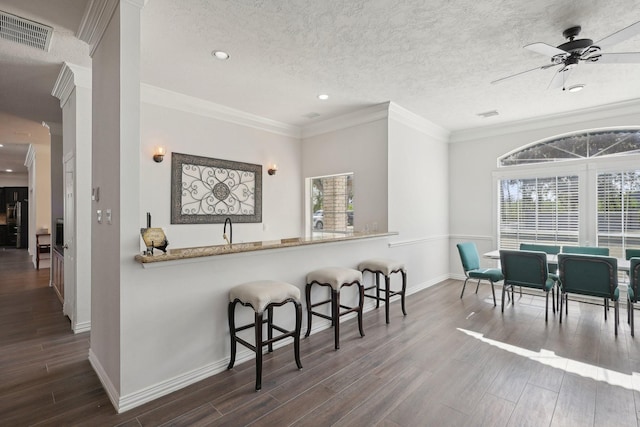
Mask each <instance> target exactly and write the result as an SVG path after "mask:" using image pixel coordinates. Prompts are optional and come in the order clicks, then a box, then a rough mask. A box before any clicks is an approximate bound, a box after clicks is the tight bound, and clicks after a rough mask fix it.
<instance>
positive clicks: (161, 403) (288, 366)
mask: <svg viewBox="0 0 640 427" xmlns="http://www.w3.org/2000/svg"><path fill="white" fill-rule="evenodd" d="M48 280H49V270H48V269H46V270H40V271H36V270H34V269H33V266H32V265H31V264H30V263H29V261H28V257H27V255H26V253H25V252H24V251H21V250H12V249H7V250H3V249H2V248H0V378H1V381H0V425H11V426H23V425H37V426H46V425H51V426H67V425H88V426H116V425H117V426H168V425H171V426H216V425H220V426H244V425H252V426H289V425H294V426H330V425H335V426H371V425H378V426H396V427H397V426H430V425H433V426H444V425H446V426H458V425H459V426H483V425H486V426H524V425H532V426H581V427H582V426H602V425H612V426H615V425H620V426H637V425H638V415H639V414H640V412H639V409H640V392H639V391H638V390H640V381H638V379H637V378H638V377H637V375H638V374H635V377H636V378H634V373H636V372H640V338H636V339H633V338H631V336H630V334H629V328H628V325H627V324H626V308H625V307H622V309H621V316H620V317H621V323H620V335H619V336H618V337H617V338H616V337H615V336H614V334H613V320H612V319H613V316H610V317H609V320H608V321H607V322H605V321H604V316H603V310H602V307H600V306H596V305H591V304H582V303H577V302H572V303H571V305H570V306H569V315H568V317H567V318H566V320H563V324H562V325H560V324H559V323H558V318H557V316H556V315H553V314H550V316H549V322H548V323H546V324H545V322H544V299H543V298H541V297H536V296H530V295H524V296H522V297H519V296H518V295H516V302H515V306H513V305H510V304H509V305H508V306H507V307H506V309H505V313H504V314H502V313H501V312H500V302H499V301H498V307H494V306H493V303H492V300H491V293H490V289H489V287H488V286H487V285H483V286H481V287H480V291H479V293H478V294H474V293H473V290H474V289H473V287H470V288H468V289H467V291H466V294H465V296H464V298H463V299H460V298H459V292H460V288H461V282H459V281H456V280H448V281H445V282H443V283H440V284H438V285H436V286H433V287H431V288H429V289H426V290H424V291H421V292H418V293H416V294H414V295H411V296H409V297H408V300H407V311H408V313H409V314H408V316H406V317H403V316H402V315H401V312H400V307H399V304H398V303H397V302H395V303H393V304H392V307H391V309H392V310H391V313H392V314H391V324H389V325H386V324H385V322H384V310H383V309H382V308H381V309H380V310H374V311H372V312H369V313H367V314H366V315H365V323H364V326H365V333H366V336H365V337H363V338H361V337H360V336H359V334H358V330H357V326H356V323H355V321H354V320H349V321H348V322H346V323H345V324H344V326H343V327H342V328H341V329H342V337H341V349H340V350H339V351H334V350H333V338H332V333H331V331H330V330H326V331H323V332H321V333H318V334H315V335H312V336H311V337H310V338H307V339H303V340H302V349H301V354H302V364H303V366H304V368H303V369H302V370H298V369H296V366H295V363H294V361H293V354H292V353H293V351H292V349H291V346H287V347H284V348H281V349H278V350H276V351H275V352H274V353H272V354H268V355H266V356H265V360H264V377H263V386H262V387H263V388H262V391H260V392H255V391H254V389H253V387H254V365H253V362H247V363H243V364H240V365H236V367H235V368H234V369H232V370H230V371H225V372H223V373H220V374H218V375H215V376H213V377H210V378H208V379H206V380H204V381H201V382H198V383H196V384H193V385H191V386H189V387H187V388H184V389H182V390H179V391H177V392H175V393H172V394H170V395H168V396H165V397H162V398H160V399H157V400H155V401H153V402H150V403H148V404H145V405H143V406H141V407H138V408H134V409H132V410H130V411H127V412H125V413H123V414H117V413H116V412H115V410H114V409H113V407H112V406H111V403H110V402H109V399H108V398H107V396H106V394H105V392H104V391H103V389H102V387H101V385H100V382H99V380H98V378H97V376H96V375H95V373H94V372H93V370H92V368H91V366H90V364H89V362H88V361H87V354H88V349H89V334H88V333H83V334H77V335H74V334H73V333H71V331H70V325H69V322H68V320H67V319H66V318H65V317H64V316H63V315H62V307H61V305H60V303H59V301H58V300H57V298H56V296H55V294H54V291H53V289H52V288H50V287H48Z"/></svg>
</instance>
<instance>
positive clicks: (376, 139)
mask: <svg viewBox="0 0 640 427" xmlns="http://www.w3.org/2000/svg"><path fill="white" fill-rule="evenodd" d="M385 116H386V114H385ZM387 123H388V121H387V118H386V117H384V118H376V119H374V120H373V121H369V122H366V123H363V124H355V125H353V126H349V127H345V128H340V129H338V130H333V131H328V132H324V133H321V134H318V135H315V136H311V137H306V138H304V139H303V141H302V178H311V177H317V176H322V175H334V174H342V173H348V172H353V173H354V176H353V194H354V196H353V197H354V203H353V204H354V224H353V225H354V229H355V230H357V231H362V230H363V229H364V228H365V225H366V224H368V225H369V226H370V227H371V226H372V225H373V224H374V223H377V225H378V230H379V231H387V223H388V211H387V198H388V187H387V185H388V184H387V167H388V166H387V152H388V151H387V137H388V125H387ZM303 203H307V204H308V201H306V200H305V201H303ZM301 208H302V210H301V211H300V212H304V206H303V205H301ZM300 216H302V214H301V213H300Z"/></svg>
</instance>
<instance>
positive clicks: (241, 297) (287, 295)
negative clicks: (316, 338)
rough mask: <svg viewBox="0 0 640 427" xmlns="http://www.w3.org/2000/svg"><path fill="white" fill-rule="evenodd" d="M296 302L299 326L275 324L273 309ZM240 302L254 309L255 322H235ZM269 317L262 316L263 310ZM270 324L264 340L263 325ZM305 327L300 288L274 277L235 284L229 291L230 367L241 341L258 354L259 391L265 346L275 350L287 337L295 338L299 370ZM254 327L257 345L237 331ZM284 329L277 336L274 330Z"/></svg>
mask: <svg viewBox="0 0 640 427" xmlns="http://www.w3.org/2000/svg"><path fill="white" fill-rule="evenodd" d="M290 302H291V303H293V304H294V305H295V310H296V326H295V329H294V330H286V329H284V328H282V327H280V326H277V325H274V324H273V308H274V307H278V306H283V305H285V304H287V303H290ZM238 303H240V304H242V305H244V306H249V307H251V308H253V310H254V311H255V316H254V322H253V323H250V324H247V325H244V326H239V327H237V326H236V324H235V311H236V305H237V304H238ZM265 310H266V311H267V318H266V319H264V318H263V314H264V311H265ZM265 323H266V324H267V339H266V340H264V339H263V336H262V335H263V334H262V325H263V324H265ZM301 326H302V304H301V303H300V289H298V288H297V287H295V286H293V285H291V284H289V283H286V282H279V281H274V280H260V281H256V282H249V283H244V284H241V285H237V286H234V287H233V288H231V290H230V291H229V332H230V334H231V360H230V361H229V366H228V367H227V369H231V368H233V365H234V363H235V361H236V343H240V344H242V345H244V346H245V347H247V348H249V349H250V350H252V351H253V352H255V354H256V391H258V390H260V389H261V388H262V349H263V347H264V346H265V345H266V346H268V350H269V352H272V351H273V343H274V342H276V341H280V340H282V339H284V338H288V337H293V352H294V356H295V359H296V364H297V365H298V369H302V364H301V363H300V328H301ZM249 328H254V329H255V345H252V344H250V343H249V342H247V341H245V340H243V339H242V338H240V337H239V336H238V335H237V333H238V332H240V331H244V330H245V329H249ZM274 329H275V330H277V331H279V332H281V333H282V334H281V335H278V336H277V337H275V338H274V336H273V330H274Z"/></svg>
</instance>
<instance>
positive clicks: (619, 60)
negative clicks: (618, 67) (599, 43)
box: [585, 52, 640, 64]
mask: <svg viewBox="0 0 640 427" xmlns="http://www.w3.org/2000/svg"><path fill="white" fill-rule="evenodd" d="M585 62H586V63H587V64H640V52H621V53H602V54H599V55H594V56H592V57H590V58H588V59H586V60H585Z"/></svg>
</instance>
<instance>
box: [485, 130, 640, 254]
mask: <svg viewBox="0 0 640 427" xmlns="http://www.w3.org/2000/svg"><path fill="white" fill-rule="evenodd" d="M630 128H632V127H624V128H618V129H630ZM609 130H611V129H609ZM592 131H593V130H588V131H584V132H592ZM579 133H580V132H571V133H570V134H572V135H575V134H579ZM564 135H568V134H564ZM557 137H558V136H556V137H554V138H557ZM551 139H553V138H546V139H544V141H549V140H551ZM534 144H535V143H534ZM531 145H533V144H527V145H526V146H524V147H530V146H531ZM515 151H517V150H513V151H511V152H509V153H508V154H510V153H513V152H515ZM501 157H502V156H501ZM499 161H500V160H499V159H498V164H499ZM639 165H640V154H636V153H629V154H617V155H614V156H603V157H591V158H585V159H576V160H566V161H553V162H548V163H535V164H524V165H510V166H498V167H497V169H495V170H494V171H493V172H492V181H493V182H492V188H493V195H492V205H493V209H492V214H493V218H492V227H493V230H492V235H493V236H494V239H495V243H496V245H497V244H498V243H499V242H500V235H499V233H500V229H499V223H500V182H501V181H502V180H505V179H533V178H552V177H558V176H568V175H577V176H578V197H579V218H578V220H579V224H580V225H579V228H578V230H579V231H578V242H579V245H581V246H597V244H598V182H597V181H598V175H599V174H601V173H620V172H626V171H630V170H640V166H639Z"/></svg>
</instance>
